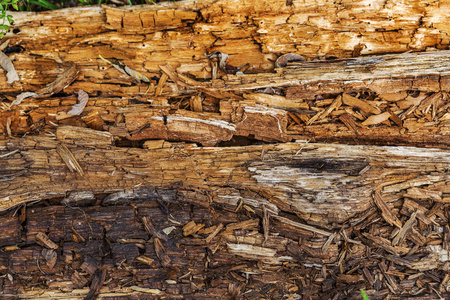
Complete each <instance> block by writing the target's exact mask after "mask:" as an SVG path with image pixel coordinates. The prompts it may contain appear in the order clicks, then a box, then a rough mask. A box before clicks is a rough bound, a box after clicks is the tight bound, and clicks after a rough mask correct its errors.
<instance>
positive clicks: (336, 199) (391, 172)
mask: <svg viewBox="0 0 450 300" xmlns="http://www.w3.org/2000/svg"><path fill="white" fill-rule="evenodd" d="M71 130H74V132H75V133H76V134H74V133H72V132H71ZM84 132H86V134H84ZM99 137H102V138H103V139H104V142H103V143H100V142H99ZM90 139H92V140H93V141H92V146H89V144H90V143H89V140H90ZM95 142H96V144H95ZM59 144H63V145H65V146H66V147H67V148H68V149H69V150H70V152H71V153H72V154H73V157H74V159H72V162H71V163H70V162H69V163H67V162H64V161H63V159H62V157H61V154H58V151H57V147H58V145H59ZM94 145H95V146H94ZM0 147H1V148H0V150H1V154H2V155H3V156H4V157H3V158H2V159H1V161H0V162H1V164H2V175H3V178H4V180H3V181H2V183H1V189H0V190H1V198H0V200H1V202H0V204H1V208H2V209H3V210H5V209H8V208H10V207H13V206H16V205H19V204H23V203H27V202H31V201H36V200H42V199H52V198H55V197H66V196H67V192H91V193H94V194H98V193H105V192H106V193H112V192H119V191H123V190H127V189H133V188H136V187H149V188H154V187H156V188H162V189H179V190H180V192H179V194H178V196H177V197H175V198H173V199H172V201H175V202H178V201H188V202H190V201H194V202H196V203H199V204H201V205H203V206H208V203H209V202H210V201H211V200H212V201H213V202H215V203H221V204H231V205H236V204H237V203H238V202H239V201H241V200H243V198H245V197H243V196H242V195H241V192H240V191H241V190H243V189H247V190H251V191H253V192H254V193H257V194H260V195H262V198H261V197H257V198H256V199H253V201H254V203H253V206H255V207H257V208H260V206H261V205H266V204H267V203H269V202H270V203H272V204H274V205H275V206H276V208H274V210H276V211H278V210H282V211H287V212H295V213H297V214H300V215H303V216H304V217H305V218H306V219H310V220H311V221H315V222H320V223H323V224H326V223H332V222H343V221H345V220H347V219H348V218H349V217H351V216H354V215H355V214H357V213H359V212H362V211H365V210H366V209H367V208H368V207H369V206H370V205H371V204H370V203H371V199H372V194H373V192H374V191H375V190H377V189H379V190H380V191H381V192H383V191H387V192H386V193H387V194H386V197H387V198H388V199H395V198H396V197H397V196H396V194H397V193H399V192H401V191H402V190H403V189H407V188H408V187H410V186H415V187H424V188H431V189H432V190H434V189H435V188H437V189H438V190H440V191H441V192H442V193H444V194H447V193H448V192H449V191H448V180H449V177H448V176H449V175H448V172H447V167H448V165H449V163H450V156H449V153H448V151H442V150H439V149H420V148H413V147H377V146H349V145H338V144H333V145H328V144H314V143H307V142H298V143H288V144H274V145H260V146H250V147H249V146H247V147H228V148H222V147H213V148H203V147H197V146H195V145H189V144H173V145H172V147H170V148H160V149H152V150H147V149H137V148H119V147H114V146H112V145H111V141H110V137H107V136H105V135H104V134H103V133H102V132H95V131H93V130H91V129H84V130H80V128H76V127H75V128H73V127H59V128H58V131H57V134H56V139H52V138H45V137H28V138H22V139H15V140H14V139H11V140H7V141H0ZM9 153H10V155H9V156H8V154H9ZM67 159H68V160H69V161H70V159H71V156H69V157H68V158H66V160H67ZM76 163H78V164H79V165H80V166H81V169H82V172H83V174H84V175H82V174H81V173H80V172H75V171H74V170H72V172H71V168H70V165H71V164H73V165H75V164H76ZM410 182H411V185H409V183H410ZM401 184H404V186H402V187H399V188H394V189H392V188H393V186H398V185H401ZM192 189H194V190H195V189H200V191H202V192H196V193H193V194H192V195H190V193H189V191H190V190H192ZM199 193H200V194H201V193H206V194H208V195H210V196H209V197H205V196H203V197H199V196H198V194H199ZM445 197H447V196H445ZM258 199H261V200H262V201H261V202H259V200H258Z"/></svg>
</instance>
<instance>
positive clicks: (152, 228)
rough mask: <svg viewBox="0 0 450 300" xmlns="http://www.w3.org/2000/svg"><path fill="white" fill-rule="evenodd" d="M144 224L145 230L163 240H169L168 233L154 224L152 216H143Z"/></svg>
mask: <svg viewBox="0 0 450 300" xmlns="http://www.w3.org/2000/svg"><path fill="white" fill-rule="evenodd" d="M142 224H144V228H145V230H146V231H147V232H148V233H150V234H151V235H154V236H156V237H158V238H160V239H161V240H163V241H168V240H169V236H168V235H167V234H165V233H164V232H163V231H162V230H160V229H158V228H156V227H155V225H153V223H152V220H151V219H150V217H142Z"/></svg>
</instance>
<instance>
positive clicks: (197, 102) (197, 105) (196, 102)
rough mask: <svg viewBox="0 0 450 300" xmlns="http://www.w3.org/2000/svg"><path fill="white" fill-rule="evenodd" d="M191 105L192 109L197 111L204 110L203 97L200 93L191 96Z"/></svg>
mask: <svg viewBox="0 0 450 300" xmlns="http://www.w3.org/2000/svg"><path fill="white" fill-rule="evenodd" d="M190 107H191V110H192V111H195V112H202V111H203V107H202V97H201V96H200V95H198V94H197V95H194V96H192V97H191V99H190Z"/></svg>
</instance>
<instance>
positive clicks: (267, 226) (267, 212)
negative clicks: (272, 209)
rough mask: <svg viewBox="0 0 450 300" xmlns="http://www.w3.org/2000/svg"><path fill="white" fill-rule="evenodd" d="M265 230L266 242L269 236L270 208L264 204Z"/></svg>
mask: <svg viewBox="0 0 450 300" xmlns="http://www.w3.org/2000/svg"><path fill="white" fill-rule="evenodd" d="M262 223H263V231H264V242H266V241H267V239H268V238H269V210H268V209H267V208H266V206H265V205H263V221H262Z"/></svg>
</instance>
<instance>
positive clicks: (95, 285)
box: [84, 268, 106, 300]
mask: <svg viewBox="0 0 450 300" xmlns="http://www.w3.org/2000/svg"><path fill="white" fill-rule="evenodd" d="M105 278H106V268H100V269H98V270H97V271H96V272H95V274H94V279H93V280H92V283H91V286H90V288H89V293H88V294H87V295H86V297H85V298H84V300H94V299H95V297H96V296H97V295H98V294H99V293H100V289H101V288H102V286H103V283H104V282H105Z"/></svg>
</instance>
